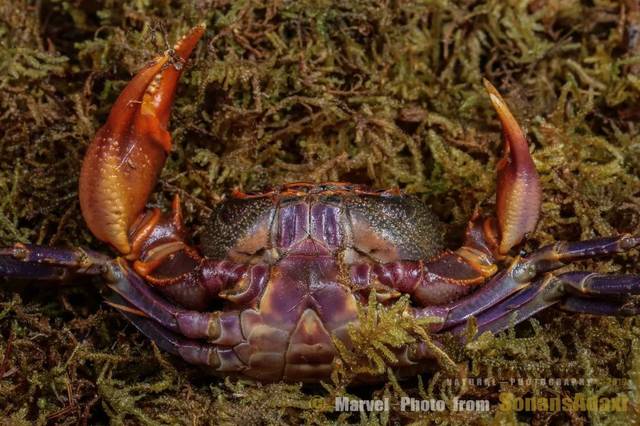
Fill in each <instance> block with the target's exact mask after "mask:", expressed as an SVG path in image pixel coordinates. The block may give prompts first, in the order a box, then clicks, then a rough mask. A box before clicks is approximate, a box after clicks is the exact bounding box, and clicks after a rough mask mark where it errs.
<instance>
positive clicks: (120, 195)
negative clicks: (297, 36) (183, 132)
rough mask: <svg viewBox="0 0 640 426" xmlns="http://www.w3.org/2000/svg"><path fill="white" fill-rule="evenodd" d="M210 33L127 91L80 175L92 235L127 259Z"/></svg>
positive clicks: (180, 48)
mask: <svg viewBox="0 0 640 426" xmlns="http://www.w3.org/2000/svg"><path fill="white" fill-rule="evenodd" d="M203 33H204V26H203V25H200V26H197V27H195V28H193V29H192V30H191V32H189V33H188V34H187V35H186V36H185V37H183V38H182V39H181V40H180V41H179V42H178V43H177V44H176V45H175V47H174V49H172V50H170V51H167V52H166V53H165V54H164V55H162V56H160V57H158V58H156V59H154V60H153V61H152V62H151V63H150V64H149V65H147V66H146V67H145V68H144V69H142V70H141V71H140V72H139V73H138V74H137V75H136V76H135V77H134V78H133V79H132V80H131V82H130V83H129V84H128V85H127V86H126V87H125V89H124V90H123V91H122V93H121V94H120V96H119V97H118V99H117V100H116V102H115V103H114V105H113V107H112V108H111V113H110V114H109V118H108V120H107V122H106V124H105V125H104V126H103V127H102V128H101V129H100V130H98V132H97V133H96V136H95V138H94V139H93V141H92V143H91V145H90V146H89V148H88V150H87V154H86V156H85V159H84V162H83V164H82V170H81V173H80V190H79V193H80V207H81V210H82V215H83V217H84V219H85V221H86V222H87V225H88V227H89V229H90V230H91V232H93V234H94V235H95V236H96V237H97V238H99V239H100V240H102V241H105V242H107V243H109V244H111V245H112V246H113V247H115V248H116V249H117V250H118V251H119V252H120V253H122V254H123V255H127V254H129V253H130V252H131V250H132V247H131V242H130V240H129V230H130V227H131V226H132V225H133V223H134V222H135V221H136V218H137V217H138V216H139V215H140V214H141V213H142V211H143V209H144V207H145V204H146V202H147V199H148V198H149V195H150V193H151V191H152V190H153V187H154V185H155V183H156V181H157V178H158V175H159V173H160V171H161V169H162V167H163V166H164V162H165V160H166V158H167V154H168V153H169V151H170V150H171V135H170V134H169V132H168V131H167V130H166V126H167V123H168V121H169V113H170V110H171V104H172V102H173V97H174V94H175V91H176V86H177V83H178V79H179V78H180V74H181V73H182V70H183V69H184V63H185V62H186V60H187V58H188V57H189V55H190V54H191V51H192V50H193V49H194V47H195V45H196V43H197V42H198V40H199V39H200V37H202V34H203Z"/></svg>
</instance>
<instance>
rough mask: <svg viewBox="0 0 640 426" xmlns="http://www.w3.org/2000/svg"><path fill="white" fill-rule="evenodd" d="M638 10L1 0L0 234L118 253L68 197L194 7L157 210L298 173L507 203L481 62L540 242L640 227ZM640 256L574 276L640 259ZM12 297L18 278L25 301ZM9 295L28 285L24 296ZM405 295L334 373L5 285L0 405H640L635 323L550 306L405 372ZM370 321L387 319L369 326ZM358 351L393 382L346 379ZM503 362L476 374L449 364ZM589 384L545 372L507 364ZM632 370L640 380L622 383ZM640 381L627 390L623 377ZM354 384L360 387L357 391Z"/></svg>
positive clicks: (452, 209)
mask: <svg viewBox="0 0 640 426" xmlns="http://www.w3.org/2000/svg"><path fill="white" fill-rule="evenodd" d="M639 16H640V12H638V10H637V6H636V5H635V4H634V2H632V1H626V2H625V1H622V2H609V1H601V0H598V1H592V2H581V1H577V0H573V1H553V0H548V1H547V0H536V1H510V2H505V1H501V0H489V1H482V2H478V1H461V2H447V1H413V2H376V1H373V0H371V1H364V0H362V1H353V2H339V1H335V2H334V1H321V2H318V1H295V2H277V1H268V0H267V1H264V2H254V1H233V2H230V1H209V0H203V1H199V2H183V1H177V0H176V1H167V0H165V1H151V0H138V1H129V2H116V1H110V0H103V1H99V2H70V1H61V0H44V1H37V2H36V1H27V0H22V1H8V0H0V132H1V136H0V244H2V245H6V244H10V243H14V242H16V241H23V242H27V241H29V242H35V243H40V244H52V245H85V246H89V247H93V248H95V249H99V250H105V251H106V250H108V249H107V248H106V247H104V246H103V245H102V244H100V243H99V242H97V241H96V240H95V239H94V238H93V237H92V236H91V234H90V233H89V232H88V231H87V230H86V228H85V226H84V224H83V222H82V219H81V217H80V213H79V207H78V202H77V179H78V172H79V170H80V162H81V160H82V155H83V153H84V151H85V149H86V146H87V144H88V143H89V141H90V140H91V138H92V136H93V134H94V132H95V130H96V129H97V128H98V127H99V126H100V124H101V123H103V122H104V120H105V118H106V115H107V113H108V111H109V108H110V106H111V104H112V103H113V101H114V100H115V97H116V96H117V94H118V93H119V91H120V90H121V89H122V88H123V87H124V85H125V84H126V82H127V81H128V80H129V79H130V77H131V76H132V75H133V73H135V71H136V70H138V69H139V68H140V67H141V66H142V65H143V64H144V63H145V62H146V61H148V60H149V59H151V58H152V57H153V56H154V55H156V54H157V53H158V52H160V51H163V50H164V49H165V48H166V46H167V43H172V42H173V41H174V40H175V39H176V38H177V37H178V36H179V35H181V34H183V33H185V32H186V30H187V29H188V28H189V27H190V26H192V25H194V24H196V23H199V22H202V21H204V22H206V23H207V25H208V29H207V33H206V35H205V39H204V40H203V42H201V43H200V45H199V46H198V48H197V49H196V51H195V53H194V57H193V60H192V62H191V65H190V66H189V69H188V70H187V72H186V73H185V75H184V77H183V82H182V84H181V86H180V89H179V92H178V96H177V99H176V104H175V107H174V112H173V116H172V117H173V118H172V122H171V128H172V133H173V136H174V140H175V145H176V146H175V151H174V153H172V155H171V157H170V160H169V162H168V164H167V167H166V168H165V169H164V171H163V174H162V176H161V179H160V183H159V185H158V190H157V192H156V194H155V195H154V197H153V200H152V203H153V204H155V205H158V206H162V207H168V206H169V203H170V200H171V198H172V196H173V195H174V194H176V193H177V194H180V196H181V197H182V199H183V202H184V204H185V212H186V218H187V221H188V225H189V226H190V227H191V228H192V229H194V231H195V238H196V239H197V238H198V235H199V233H200V232H201V229H202V228H201V226H202V223H204V220H203V219H204V218H205V217H206V216H207V214H208V213H209V212H210V208H211V206H212V205H213V204H214V203H215V202H217V201H219V199H220V197H221V196H222V194H223V193H224V192H226V191H227V190H229V189H230V188H233V187H236V186H240V187H243V188H244V189H245V190H251V189H257V188H259V187H262V186H265V185H270V184H277V183H280V182H285V181H292V180H309V179H311V180H316V181H319V180H348V181H355V182H362V183H367V184H369V185H371V186H374V187H389V186H399V187H401V188H402V189H404V190H406V191H408V192H411V193H414V194H416V195H418V196H419V197H420V198H422V199H423V200H424V201H425V202H426V203H429V204H430V205H431V206H432V207H433V210H434V211H435V212H436V214H437V215H438V216H439V217H440V218H441V219H442V220H443V221H445V222H446V223H448V224H450V232H449V234H450V237H451V245H452V246H455V244H456V243H457V242H458V240H459V236H460V234H461V232H462V230H463V229H464V225H465V223H466V221H467V220H468V218H469V217H470V216H471V214H472V212H473V211H474V210H475V209H476V208H482V209H485V211H491V209H492V208H493V199H492V194H493V193H494V190H495V188H494V168H495V164H496V160H497V158H498V155H499V153H500V129H499V125H498V121H497V119H496V117H495V114H494V112H493V111H492V109H491V107H490V104H489V100H488V98H487V97H486V96H485V94H484V91H483V88H482V78H483V77H485V78H487V79H489V80H490V81H492V82H493V83H494V84H496V86H498V88H499V89H500V90H501V92H502V93H503V94H504V95H505V97H506V99H507V101H508V102H509V104H510V105H511V106H512V109H513V111H514V113H515V115H516V116H517V117H518V119H519V120H520V122H521V123H522V124H523V126H524V127H525V128H526V129H527V132H528V134H529V135H530V139H531V142H532V145H533V146H534V153H533V154H534V160H535V162H536V166H537V167H538V169H539V171H540V174H541V178H542V184H543V189H544V194H545V196H544V204H543V215H542V219H541V222H540V225H539V227H538V230H537V231H536V232H535V233H534V234H533V235H532V236H531V240H530V243H529V245H528V247H527V248H529V249H532V248H534V247H536V246H537V245H539V244H545V243H548V242H551V241H555V240H558V239H573V240H575V239H579V238H591V237H596V236H604V235H614V234H616V233H622V232H637V230H638V227H639V226H640V200H639V199H638V196H639V194H640V179H639V177H638V176H639V173H640V160H639V158H640V135H639V134H640V128H639V127H638V126H637V120H638V117H639V116H640V112H639V110H638V105H639V104H640V80H639V78H640V77H639V76H640V56H638V55H639V54H640V41H638V37H637V32H638V27H639V26H640V18H639ZM637 264H638V252H637V251H633V252H631V253H629V254H627V255H622V256H617V257H616V258H614V259H613V260H606V261H602V262H587V263H586V264H581V265H576V268H589V269H594V270H597V271H601V272H613V271H619V272H628V273H634V272H635V273H639V272H640V268H639V267H638V266H637ZM16 290H17V293H16ZM16 294H19V296H16ZM403 303H406V301H404V300H401V301H400V302H399V304H398V305H395V306H393V307H382V306H378V305H376V304H372V305H371V306H370V307H369V309H368V310H364V311H363V312H361V315H363V317H362V318H363V319H365V320H366V321H364V324H365V327H362V328H361V329H360V330H353V331H352V332H353V333H354V334H353V336H354V339H355V340H356V341H359V342H361V343H362V345H360V346H358V347H357V350H356V351H346V350H343V351H342V358H341V360H340V363H341V364H340V366H338V370H337V371H338V373H336V375H335V376H334V380H333V381H331V382H330V383H326V384H325V385H324V386H323V387H312V388H306V387H301V386H299V385H284V384H272V385H259V384H254V383H249V382H243V381H234V380H228V381H221V380H220V379H215V378H203V377H201V376H202V373H201V372H200V371H199V370H198V369H196V368H193V367H191V366H187V365H185V364H184V363H181V362H180V361H177V360H175V359H174V358H171V357H168V356H167V355H166V354H160V353H157V352H156V351H154V350H153V347H152V346H151V345H150V344H149V342H148V341H147V340H146V339H144V338H143V337H141V336H140V335H139V334H138V333H137V332H136V331H135V330H134V329H133V328H132V327H131V326H129V325H127V323H126V321H124V320H123V319H122V318H121V317H120V316H119V315H118V314H117V313H115V312H114V311H113V310H112V309H110V308H108V307H106V306H104V305H102V304H101V298H100V295H99V292H98V290H97V287H93V286H86V285H85V286H80V287H69V288H65V289H55V288H45V289H40V288H37V287H35V286H30V287H28V288H27V289H24V290H20V289H16V288H15V286H14V287H12V288H9V289H3V290H1V291H0V335H1V336H2V338H0V417H3V418H5V419H8V422H9V423H11V424H32V423H33V422H36V423H40V424H44V423H46V422H47V421H49V422H51V423H57V424H74V423H76V422H80V423H82V422H88V423H90V424H101V423H108V422H113V423H114V424H207V423H229V424H231V423H246V424H253V423H258V422H260V421H262V422H263V423H267V424H279V423H281V422H287V423H299V422H306V423H316V424H327V423H344V422H353V423H358V422H361V423H380V424H387V423H390V422H396V421H403V422H422V423H424V424H428V423H430V422H439V423H442V424H492V423H494V424H515V423H516V422H518V421H520V422H527V423H528V422H534V423H545V422H548V421H555V422H567V421H573V422H575V423H580V422H586V421H589V422H591V423H593V424H616V422H617V423H618V424H621V422H623V421H624V420H625V419H624V418H623V417H621V416H615V415H608V416H607V415H604V414H587V413H581V412H576V413H564V414H561V413H560V414H543V413H538V414H535V415H533V417H531V416H527V415H524V414H522V413H515V412H500V411H497V412H496V411H492V412H490V413H486V414H483V415H480V416H476V415H475V414H474V415H473V417H471V416H469V415H468V414H465V413H451V412H450V411H445V412H444V413H437V412H435V413H428V414H425V415H423V416H419V415H418V414H416V413H407V412H401V411H400V410H399V406H398V401H399V398H401V397H402V396H404V395H410V396H414V397H418V398H429V397H439V398H443V399H445V400H447V401H449V402H450V401H451V400H452V398H453V397H455V396H459V397H467V398H477V399H482V398H488V399H490V400H491V401H492V402H497V394H498V392H500V391H505V392H506V391H510V392H513V393H514V395H516V396H527V395H529V396H531V395H545V396H550V395H556V394H557V393H558V392H562V393H563V394H566V395H569V396H570V395H575V394H576V393H583V394H587V395H608V396H614V395H617V394H627V393H628V395H629V396H630V398H631V401H632V403H631V407H632V409H633V410H635V411H634V412H635V413H636V415H637V412H638V407H639V404H640V401H639V400H638V386H639V384H638V369H639V367H638V364H639V362H638V341H639V340H638V339H639V337H640V328H639V325H640V324H639V323H638V319H637V318H634V319H627V320H618V319H611V318H591V317H588V316H581V315H566V314H559V313H557V312H555V311H553V312H546V313H543V314H541V315H539V316H538V317H537V320H536V321H533V322H529V323H525V324H523V325H521V326H519V327H517V328H516V330H512V331H511V332H510V333H506V334H504V335H501V336H498V337H492V336H486V337H484V338H483V339H481V340H479V341H478V342H476V343H474V344H473V345H471V346H469V347H466V348H465V347H461V346H460V345H456V344H455V342H453V341H446V342H445V344H444V347H443V353H442V357H441V361H442V362H441V364H442V365H445V366H448V367H447V368H445V369H444V370H441V371H440V372H438V373H435V374H428V375H425V376H424V377H422V378H420V379H416V380H413V381H411V380H410V381H406V382H398V381H397V380H396V379H395V377H394V376H393V375H392V374H390V373H389V372H388V371H387V368H386V365H387V363H388V361H389V360H390V359H392V358H393V348H395V347H398V346H401V345H403V344H405V343H408V342H411V341H413V340H415V339H417V338H421V339H425V338H427V337H428V336H427V335H426V334H425V331H424V325H425V324H416V323H415V322H412V321H408V320H407V319H406V318H403V317H402V316H401V315H400V313H401V312H402V308H403V306H404V305H403ZM376 327H382V328H383V329H385V330H387V332H385V333H377V334H376V333H375V331H376ZM354 367H358V368H364V369H368V370H369V371H370V372H373V371H377V372H382V373H383V374H385V375H386V379H385V380H384V381H383V382H382V383H381V384H379V385H372V386H369V387H365V388H362V387H356V388H352V387H347V384H348V383H349V382H350V380H351V379H352V377H353V371H354ZM465 375H470V376H473V377H475V376H481V377H483V376H491V377H493V378H494V379H495V380H496V381H497V382H500V381H504V382H503V383H502V384H495V385H492V386H475V385H470V384H466V383H465V382H464V381H462V382H456V381H455V380H454V379H453V378H454V377H464V376H465ZM513 377H520V378H540V377H559V378H572V377H589V378H592V379H594V380H595V383H591V384H588V385H587V384H585V385H579V384H575V385H569V386H562V387H557V386H550V385H542V384H539V383H529V384H526V383H525V384H523V385H518V384H514V385H512V384H510V382H509V379H510V378H513ZM627 378H631V379H632V380H631V382H630V383H631V385H629V382H628V381H627ZM629 386H631V387H630V388H629ZM351 392H353V393H354V394H355V395H357V396H358V397H362V398H369V397H383V396H386V397H389V398H390V400H391V401H392V410H391V412H390V413H385V414H382V415H377V414H369V413H367V414H366V415H365V414H360V413H350V414H344V413H343V414H337V413H334V412H333V398H334V397H335V396H338V395H348V394H350V393H351ZM355 395H354V396H355Z"/></svg>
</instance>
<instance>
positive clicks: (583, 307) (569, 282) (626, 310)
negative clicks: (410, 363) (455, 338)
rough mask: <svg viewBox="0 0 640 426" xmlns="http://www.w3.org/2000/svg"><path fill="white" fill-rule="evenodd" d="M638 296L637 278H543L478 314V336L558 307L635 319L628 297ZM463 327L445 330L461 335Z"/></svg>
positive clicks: (639, 280) (574, 274)
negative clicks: (556, 305)
mask: <svg viewBox="0 0 640 426" xmlns="http://www.w3.org/2000/svg"><path fill="white" fill-rule="evenodd" d="M637 294H640V276H639V275H602V274H595V273H589V272H567V273H564V274H560V275H557V276H555V275H553V274H547V275H546V276H544V277H543V278H541V279H539V280H536V281H535V282H533V283H532V284H531V285H529V286H528V287H526V288H524V289H522V290H521V291H519V292H517V293H515V294H513V295H512V296H510V297H508V298H507V299H505V300H503V301H501V302H500V303H498V304H496V305H495V306H492V307H490V308H488V309H486V310H484V311H482V312H480V313H478V314H476V320H477V325H478V332H479V333H482V332H484V331H491V332H493V333H496V332H499V331H503V330H505V329H507V328H508V327H509V326H510V325H512V324H517V323H519V322H522V321H524V320H525V319H527V318H529V317H531V316H533V315H535V314H536V313H538V312H540V311H541V310H543V309H546V308H548V307H550V306H552V305H555V304H558V305H559V307H561V308H563V309H566V310H570V311H573V312H581V313H587V314H594V315H636V314H637V313H638V307H634V306H633V303H632V300H631V296H633V295H637ZM464 329H465V324H459V325H457V326H455V327H452V328H449V329H448V331H452V332H454V333H461V332H463V331H464Z"/></svg>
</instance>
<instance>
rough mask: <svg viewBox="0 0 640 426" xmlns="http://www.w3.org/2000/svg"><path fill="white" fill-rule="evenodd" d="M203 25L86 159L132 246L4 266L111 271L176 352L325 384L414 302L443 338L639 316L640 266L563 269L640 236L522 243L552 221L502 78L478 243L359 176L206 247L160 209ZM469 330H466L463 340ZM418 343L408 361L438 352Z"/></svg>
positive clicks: (237, 215)
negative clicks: (489, 200)
mask: <svg viewBox="0 0 640 426" xmlns="http://www.w3.org/2000/svg"><path fill="white" fill-rule="evenodd" d="M204 31H205V28H204V26H203V25H200V26H197V27H195V28H193V29H192V30H191V31H190V32H189V33H188V34H187V35H186V36H185V37H183V38H182V39H181V40H180V41H179V42H178V43H177V44H176V45H175V47H174V49H172V50H170V51H167V52H166V53H165V54H163V55H161V56H159V57H157V58H156V59H155V60H154V61H152V62H151V63H150V64H148V65H147V66H145V67H144V68H143V69H142V70H141V71H140V72H139V73H138V74H137V75H136V76H135V77H134V78H133V79H132V80H131V81H130V82H129V84H128V85H127V86H126V88H125V89H124V90H123V91H122V93H121V94H120V95H119V97H118V99H117V100H116V102H115V104H114V105H113V107H112V109H111V112H110V115H109V118H108V120H107V122H106V124H105V125H104V126H103V127H102V128H101V129H100V130H99V131H98V132H97V134H96V135H95V138H94V140H93V142H92V143H91V145H90V146H89V148H88V151H87V153H86V156H85V159H84V162H83V166H82V171H81V176H80V188H79V196H80V206H81V210H82V215H83V217H84V219H85V221H86V223H87V226H88V227H89V229H90V230H91V232H92V233H93V235H95V237H96V238H98V239H99V240H102V241H104V242H106V243H108V244H109V245H110V246H111V247H113V249H115V251H117V252H118V253H119V256H118V257H116V258H112V257H110V256H107V255H104V254H101V253H98V252H95V251H91V250H86V249H81V248H54V247H44V246H36V245H25V244H16V245H14V246H13V247H6V248H2V249H0V276H3V277H6V278H9V279H18V278H21V279H31V280H36V279H42V280H50V281H51V280H53V281H64V280H67V279H69V278H72V277H79V276H99V277H101V278H102V280H103V281H104V282H105V283H106V286H107V287H108V288H109V289H110V290H111V291H110V292H109V294H108V295H107V303H109V304H110V305H111V306H113V307H114V308H116V309H118V310H119V311H120V312H121V313H122V314H123V315H124V316H125V317H126V318H128V319H129V320H130V321H131V322H132V323H133V324H134V325H135V326H136V327H137V328H138V329H139V330H140V331H141V332H142V333H143V334H144V335H146V336H147V337H149V338H150V339H151V340H152V341H153V342H155V343H156V344H157V346H158V347H160V348H161V349H163V350H165V351H167V352H169V353H171V354H174V355H177V356H179V357H181V358H183V359H184V360H185V361H187V362H188V363H191V364H196V365H200V366H204V367H206V368H207V369H209V370H211V371H213V372H214V373H216V374H219V375H223V376H228V375H236V376H243V377H247V378H252V379H255V380H259V381H289V382H317V381H320V380H323V379H326V378H328V377H329V376H330V374H331V372H332V369H333V368H334V367H333V366H334V359H335V358H336V356H337V350H336V345H335V341H334V339H338V340H340V341H341V342H342V343H343V344H344V345H346V346H347V347H348V346H349V345H350V341H349V333H348V330H349V327H350V325H352V324H354V323H356V322H357V318H358V307H359V306H360V305H362V304H366V303H367V301H368V300H369V296H370V295H371V294H372V292H374V291H375V295H376V297H378V300H380V301H381V303H390V302H391V301H393V300H396V299H397V298H398V297H399V296H400V295H408V297H410V299H411V304H410V307H409V308H408V309H407V311H406V312H405V314H406V315H410V316H412V317H415V318H428V317H429V318H436V319H437V320H438V322H437V323H434V324H432V325H431V331H432V333H433V334H434V335H435V336H438V335H439V334H441V333H444V332H451V333H454V334H457V335H459V336H461V338H465V339H466V338H474V336H471V337H469V336H468V333H466V332H465V330H466V324H467V321H468V320H469V319H470V318H471V317H474V318H475V320H476V324H477V333H478V334H480V333H484V332H487V331H489V332H493V333H496V332H499V331H502V330H505V329H506V328H508V327H509V326H511V325H512V324H515V323H519V322H522V321H524V320H525V319H527V318H529V317H531V316H533V315H534V314H536V313H537V312H539V311H541V310H543V309H546V308H548V307H551V306H556V307H560V308H561V309H564V310H567V311H571V312H581V313H590V314H599V315H616V316H624V315H636V314H638V312H639V309H638V307H637V306H636V304H634V298H633V295H637V294H640V276H638V275H611V274H598V273H592V272H582V271H580V272H575V271H573V272H559V271H558V269H560V268H561V267H563V266H565V265H568V264H569V263H571V262H574V261H578V260H582V259H588V258H599V257H602V256H608V255H613V254H616V253H621V252H625V251H628V250H630V249H632V248H634V247H637V246H638V245H640V236H634V235H621V236H615V237H610V238H600V239H592V240H586V241H578V242H558V243H555V244H553V245H549V246H545V247H542V248H540V249H537V250H535V251H533V252H531V253H519V254H515V255H514V254H513V253H512V252H513V251H514V250H515V249H517V248H518V247H519V246H521V244H522V243H523V241H524V240H525V239H526V236H527V234H528V233H530V232H532V231H533V230H534V229H535V227H536V225H537V222H538V217H539V213H540V207H541V199H542V193H541V186H540V182H539V177H538V174H537V172H536V168H535V166H534V163H533V160H532V158H531V155H530V153H529V148H528V143H527V139H526V136H525V134H524V132H523V131H522V129H521V128H520V126H519V125H518V123H517V122H516V120H515V118H514V117H513V115H512V114H511V112H510V111H509V109H508V107H507V104H506V103H505V101H504V100H503V98H502V97H501V96H500V94H499V93H498V91H497V90H496V89H495V88H494V87H493V86H492V85H491V84H490V83H488V82H486V81H485V86H486V89H487V92H488V95H489V98H490V101H491V103H492V105H493V106H494V108H495V110H496V112H497V115H498V118H499V120H500V122H501V125H502V128H503V136H504V144H505V146H504V154H503V157H502V159H501V161H500V162H499V163H498V165H497V194H496V213H495V215H481V214H479V213H476V214H474V216H473V217H472V218H471V220H470V222H469V225H468V227H467V230H466V234H465V238H464V242H463V244H462V246H461V247H460V248H458V249H457V250H449V249H447V248H446V244H445V241H444V236H443V235H444V234H443V226H442V224H441V223H440V222H439V221H438V219H437V218H436V217H435V215H434V214H433V213H432V212H431V211H430V209H429V208H428V207H427V206H426V205H424V204H422V203H421V202H420V201H419V200H418V199H417V198H414V197H412V196H409V195H406V194H404V193H402V192H401V191H399V190H397V189H396V190H371V189H368V188H366V187H364V186H361V185H354V184H349V183H342V182H324V183H305V182H296V183H287V184H284V185H281V186H279V187H276V188H274V189H270V190H268V191H265V192H260V193H243V192H240V191H235V192H233V193H232V194H231V195H230V196H229V197H227V198H226V199H224V200H223V201H222V202H220V203H219V204H218V205H217V206H215V207H214V212H213V214H212V215H211V219H210V223H209V224H208V227H207V231H206V233H205V234H204V235H203V237H202V241H201V244H200V247H198V248H197V247H195V246H193V245H191V244H190V243H189V238H188V232H187V229H185V226H184V225H183V220H182V214H181V210H180V200H179V199H178V197H176V198H175V199H174V201H173V206H172V211H171V212H169V213H165V212H162V211H160V210H159V209H147V208H146V202H147V199H148V198H149V196H150V194H151V192H152V190H153V188H154V185H155V183H156V180H157V178H158V175H159V173H160V171H161V169H162V167H163V165H164V162H165V160H166V158H167V155H168V154H169V152H170V151H171V145H172V140H171V135H170V133H169V132H168V131H167V129H166V127H167V124H168V121H169V114H170V109H171V104H172V101H173V97H174V95H175V91H176V86H177V84H178V80H179V78H180V75H181V73H182V71H183V69H184V64H185V63H186V61H187V60H188V58H189V56H190V54H191V52H192V50H193V49H194V48H195V46H196V44H197V43H198V41H199V39H200V38H201V37H202V35H203V34H204ZM462 336H464V337H462ZM432 355H433V354H432V353H430V350H429V347H428V346H427V345H426V344H423V343H417V344H415V345H412V346H407V347H404V348H401V349H400V350H399V351H398V357H397V358H398V361H397V363H396V365H395V366H394V368H395V369H396V371H397V372H398V373H399V374H400V375H403V374H408V373H410V372H415V371H417V370H420V369H421V368H422V367H423V366H425V365H428V364H429V360H430V359H433V357H432Z"/></svg>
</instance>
